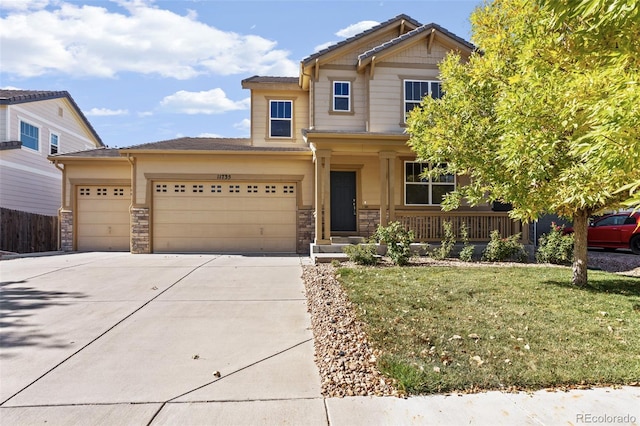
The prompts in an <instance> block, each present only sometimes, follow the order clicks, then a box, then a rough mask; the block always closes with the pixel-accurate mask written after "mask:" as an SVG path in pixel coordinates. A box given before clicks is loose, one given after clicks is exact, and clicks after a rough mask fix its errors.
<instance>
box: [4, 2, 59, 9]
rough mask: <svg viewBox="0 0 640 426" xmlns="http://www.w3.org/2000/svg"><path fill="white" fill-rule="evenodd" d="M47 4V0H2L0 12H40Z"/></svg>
mask: <svg viewBox="0 0 640 426" xmlns="http://www.w3.org/2000/svg"><path fill="white" fill-rule="evenodd" d="M49 3H50V1H49V0H2V2H0V10H2V9H5V10H40V9H44V8H45V7H47V5H48V4H49Z"/></svg>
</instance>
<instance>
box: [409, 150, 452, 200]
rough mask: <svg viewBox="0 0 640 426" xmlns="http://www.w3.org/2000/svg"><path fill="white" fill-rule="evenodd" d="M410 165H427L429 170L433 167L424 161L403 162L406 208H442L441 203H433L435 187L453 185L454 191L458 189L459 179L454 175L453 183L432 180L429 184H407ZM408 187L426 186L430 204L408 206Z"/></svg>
mask: <svg viewBox="0 0 640 426" xmlns="http://www.w3.org/2000/svg"><path fill="white" fill-rule="evenodd" d="M408 163H412V164H426V165H428V166H429V169H431V165H430V164H429V163H425V162H423V161H404V162H403V168H402V182H403V192H404V200H403V203H404V205H405V206H407V207H409V206H418V207H420V206H423V207H424V206H440V205H442V204H439V203H437V204H436V203H433V192H432V191H433V187H434V186H451V185H453V189H454V190H455V189H456V184H457V177H456V176H455V175H454V176H453V182H433V181H432V180H431V179H429V181H427V182H407V164H408ZM407 185H416V186H425V187H427V188H428V189H427V190H428V196H429V204H414V203H412V204H408V203H407Z"/></svg>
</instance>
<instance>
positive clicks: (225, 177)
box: [218, 175, 231, 180]
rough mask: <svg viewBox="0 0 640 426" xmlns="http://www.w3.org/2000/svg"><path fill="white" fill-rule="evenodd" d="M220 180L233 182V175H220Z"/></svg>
mask: <svg viewBox="0 0 640 426" xmlns="http://www.w3.org/2000/svg"><path fill="white" fill-rule="evenodd" d="M218 180H231V175H218Z"/></svg>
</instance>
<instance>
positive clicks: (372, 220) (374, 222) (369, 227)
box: [358, 209, 380, 238]
mask: <svg viewBox="0 0 640 426" xmlns="http://www.w3.org/2000/svg"><path fill="white" fill-rule="evenodd" d="M379 224H380V210H364V209H360V210H358V229H359V230H360V235H361V236H363V237H367V238H368V237H370V236H372V235H373V234H375V232H376V230H377V229H378V225H379Z"/></svg>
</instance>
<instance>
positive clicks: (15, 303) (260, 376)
mask: <svg viewBox="0 0 640 426" xmlns="http://www.w3.org/2000/svg"><path fill="white" fill-rule="evenodd" d="M303 261H305V258H300V257H298V256H279V257H278V256H241V255H159V254H157V255H131V254H129V253H78V254H69V255H59V256H50V257H35V258H22V259H13V260H6V261H2V262H0V278H1V281H2V285H1V292H2V293H1V297H2V299H1V300H2V301H1V306H0V308H1V311H2V317H1V326H2V327H1V339H2V340H1V342H0V344H1V352H0V418H2V423H3V424H18V425H19V424H36V423H44V422H45V421H46V422H47V424H48V425H55V424H92V425H94V424H136V425H141V424H142V425H144V424H154V425H155V424H249V423H251V424H256V423H277V424H284V423H290V424H325V425H326V424H327V421H328V420H327V415H326V410H325V405H324V401H323V399H322V396H321V394H320V378H319V375H318V371H317V367H316V366H315V364H314V362H313V337H312V333H311V331H310V321H309V316H308V314H307V311H306V301H305V297H304V287H303V284H302V281H301V278H300V277H301V264H302V262H303ZM218 375H219V377H218Z"/></svg>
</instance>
